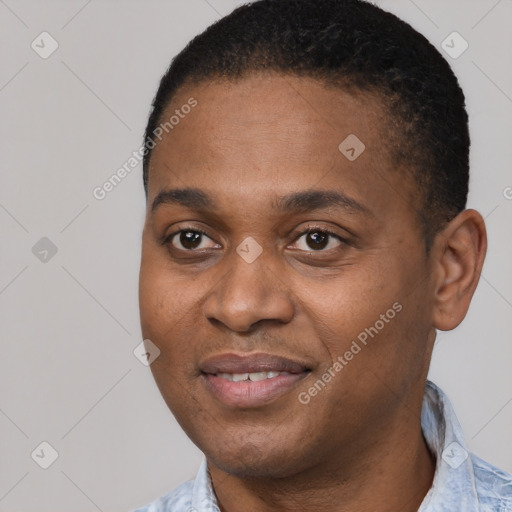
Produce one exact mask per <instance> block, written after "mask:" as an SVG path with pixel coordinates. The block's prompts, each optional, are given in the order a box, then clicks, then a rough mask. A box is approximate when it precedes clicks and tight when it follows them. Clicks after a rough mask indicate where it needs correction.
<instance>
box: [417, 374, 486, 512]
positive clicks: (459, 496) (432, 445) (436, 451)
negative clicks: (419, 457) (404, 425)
mask: <svg viewBox="0 0 512 512" xmlns="http://www.w3.org/2000/svg"><path fill="white" fill-rule="evenodd" d="M421 428H422V430H423V436H424V438H425V441H426V443H427V446H428V447H429V449H430V451H431V452H432V454H433V455H434V456H435V458H436V469H435V473H434V481H433V483H432V487H431V488H430V490H429V492H428V493H427V495H426V496H425V499H424V500H423V502H422V504H421V506H420V508H419V510H418V512H431V511H436V512H451V511H453V510H464V511H465V512H478V511H479V501H478V495H477V490H476V482H475V474H474V470H473V463H472V461H471V457H470V454H469V450H468V449H467V446H466V443H465V441H464V436H463V434H462V428H461V426H460V423H459V421H458V420H457V417H456V416H455V412H454V410H453V407H452V405H451V403H450V401H449V399H448V397H447V396H446V395H445V394H444V393H443V392H442V391H441V390H440V389H439V388H438V387H437V386H436V385H435V384H434V383H433V382H430V381H427V385H426V388H425V394H424V397H423V407H422V410H421Z"/></svg>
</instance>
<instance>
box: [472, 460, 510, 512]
mask: <svg viewBox="0 0 512 512" xmlns="http://www.w3.org/2000/svg"><path fill="white" fill-rule="evenodd" d="M471 462H472V463H473V470H474V474H475V485H476V491H477V495H478V498H479V499H480V502H481V503H482V504H483V503H486V504H487V503H488V504H489V505H492V508H491V509H489V510H493V511H494V510H499V511H500V512H512V475H511V474H509V473H507V472H505V471H502V470H501V469H499V468H497V467H495V466H493V465H492V464H490V463H488V462H486V461H485V460H482V459H481V458H480V457H477V456H476V455H474V454H471ZM482 510H487V509H484V508H483V509H482Z"/></svg>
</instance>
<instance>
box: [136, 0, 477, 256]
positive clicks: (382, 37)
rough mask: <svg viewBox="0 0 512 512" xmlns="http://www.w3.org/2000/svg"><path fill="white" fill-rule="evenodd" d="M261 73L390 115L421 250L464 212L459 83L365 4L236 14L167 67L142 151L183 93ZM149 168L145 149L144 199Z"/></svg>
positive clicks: (394, 153) (407, 31)
mask: <svg viewBox="0 0 512 512" xmlns="http://www.w3.org/2000/svg"><path fill="white" fill-rule="evenodd" d="M265 70H267V71H274V72H279V73H282V74H286V75H293V76H304V77H310V78H315V79H318V80H320V81H322V82H323V83H326V84H331V85H335V86H338V87H339V88H340V89H342V90H346V91H350V90H360V91H363V92H364V91H366V92H370V93H373V94H376V95H377V97H378V98H379V99H380V100H381V101H382V104H383V106H384V107H385V109H386V112H387V113H388V120H387V124H388V126H387V127H386V129H387V130H388V131H387V132H386V133H385V134H384V136H385V137H387V138H388V140H389V141H390V150H391V157H392V159H393V164H394V165H396V166H401V167H405V168H407V169H408V170H409V171H410V173H411V176H412V178H413V179H414V183H415V191H416V192H417V194H418V197H417V198H416V199H415V201H416V204H417V207H416V210H417V211H418V214H419V219H420V221H421V225H422V228H423V231H424V234H425V238H426V242H427V243H426V245H427V249H428V248H429V246H430V242H431V240H432V237H433V235H435V234H436V233H437V232H438V231H439V229H440V228H442V226H443V225H444V224H445V223H446V222H448V221H449V220H451V219H452V218H453V217H455V216H456V215H457V214H458V213H459V212H461V211H462V210H463V209H464V208H465V205H466V200H467V194H468V181H469V146H470V139H469V128H468V115H467V112H466V109H465V99H464V93H463V92H462V89H461V88H460V86H459V83H458V81H457V78H456V76H455V75H454V73H453V71H452V69H451V68H450V66H449V64H448V63H447V61H446V60H445V59H444V58H443V56H442V55H441V54H440V52H439V51H438V50H437V49H436V48H435V47H434V46H433V45H432V44H430V43H429V42H428V40H427V39H426V38H425V37H424V36H423V35H421V34H419V33H418V32H417V31H416V30H414V29H413V28H412V27H411V26H410V25H409V24H407V23H406V22H404V21H402V20H400V19H399V18H397V17H396V16H395V15H393V14H391V13H389V12H386V11H383V10H382V9H380V8H379V7H377V6H375V5H373V4H371V3H368V2H367V1H364V0H259V1H256V2H252V3H249V4H245V5H242V6H240V7H239V8H237V9H235V10H234V11H233V12H232V13H231V14H229V15H228V16H226V17H224V18H222V19H220V20H219V21H217V22H216V23H214V24H213V25H211V26H210V27H208V28H207V29H206V30H205V31H204V32H202V33H201V34H199V35H198V36H196V37H195V38H194V39H192V41H190V42H189V44H188V45H187V46H186V47H185V48H184V49H183V50H182V51H181V52H180V53H179V54H178V55H177V56H176V57H175V58H174V59H173V60H172V62H171V64H170V66H169V68H168V70H167V72H166V73H165V75H164V76H163V78H162V80H161V82H160V86H159V88H158V91H157V93H156V96H155V98H154V101H153V104H152V111H151V113H150V116H149V120H148V124H147V127H146V132H145V141H146V143H147V141H148V140H150V139H151V138H152V135H153V133H154V131H155V129H156V128H157V127H158V125H159V123H161V122H162V115H163V113H164V110H165V108H166V107H167V106H168V105H169V103H170V101H171V100H172V98H173V96H174V95H175V93H176V92H177V91H178V89H179V88H180V87H185V86H186V85H191V84H198V83H201V82H206V81H210V80H215V79H227V80H236V79H238V78H243V77H245V76H247V75H249V74H250V73H251V72H256V71H265ZM340 142H341V140H340ZM153 146H154V145H153ZM150 158H151V151H150V150H149V149H148V150H147V151H146V153H145V154H144V161H143V179H144V188H145V191H146V196H147V184H148V168H149V161H150Z"/></svg>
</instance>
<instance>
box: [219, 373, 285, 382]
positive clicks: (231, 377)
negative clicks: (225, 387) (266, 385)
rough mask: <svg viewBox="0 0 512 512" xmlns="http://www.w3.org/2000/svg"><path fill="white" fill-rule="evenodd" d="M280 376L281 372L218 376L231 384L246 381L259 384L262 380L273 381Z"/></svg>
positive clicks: (222, 374)
mask: <svg viewBox="0 0 512 512" xmlns="http://www.w3.org/2000/svg"><path fill="white" fill-rule="evenodd" d="M279 374H280V372H253V373H218V374H217V376H218V377H220V378H222V379H226V380H229V381H231V382H242V381H244V380H250V381H251V382H258V381H260V380H266V379H272V378H274V377H277V376H278V375H279Z"/></svg>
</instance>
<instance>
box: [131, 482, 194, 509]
mask: <svg viewBox="0 0 512 512" xmlns="http://www.w3.org/2000/svg"><path fill="white" fill-rule="evenodd" d="M193 486H194V480H189V481H188V482H185V483H183V484H181V485H180V486H179V487H176V489H174V490H172V491H171V492H169V493H167V494H166V495H165V496H162V497H160V498H158V499H156V500H155V501H152V502H151V503H150V504H149V505H146V506H145V507H142V508H138V509H137V510H134V511H133V512H191V511H192V510H193V508H192V490H193Z"/></svg>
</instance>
